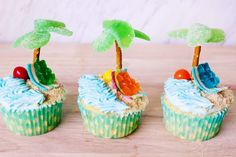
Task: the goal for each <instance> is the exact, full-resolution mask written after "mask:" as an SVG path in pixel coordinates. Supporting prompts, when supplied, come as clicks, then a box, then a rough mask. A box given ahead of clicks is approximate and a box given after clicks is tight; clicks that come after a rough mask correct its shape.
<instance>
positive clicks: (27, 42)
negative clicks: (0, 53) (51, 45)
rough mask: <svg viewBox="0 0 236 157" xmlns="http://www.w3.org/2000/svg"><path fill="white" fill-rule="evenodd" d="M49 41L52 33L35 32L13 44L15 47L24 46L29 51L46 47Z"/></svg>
mask: <svg viewBox="0 0 236 157" xmlns="http://www.w3.org/2000/svg"><path fill="white" fill-rule="evenodd" d="M49 40H50V33H48V32H37V31H36V32H35V31H33V32H29V33H27V34H25V35H23V36H21V37H20V38H18V39H17V40H16V41H15V42H14V43H13V47H17V46H22V47H24V48H28V49H36V48H40V47H42V46H44V45H46V44H47V43H48V42H49Z"/></svg>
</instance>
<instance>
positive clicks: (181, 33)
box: [169, 29, 188, 39]
mask: <svg viewBox="0 0 236 157" xmlns="http://www.w3.org/2000/svg"><path fill="white" fill-rule="evenodd" d="M187 35H188V29H178V30H175V31H172V32H170V33H169V36H170V37H172V38H177V39H186V38H187Z"/></svg>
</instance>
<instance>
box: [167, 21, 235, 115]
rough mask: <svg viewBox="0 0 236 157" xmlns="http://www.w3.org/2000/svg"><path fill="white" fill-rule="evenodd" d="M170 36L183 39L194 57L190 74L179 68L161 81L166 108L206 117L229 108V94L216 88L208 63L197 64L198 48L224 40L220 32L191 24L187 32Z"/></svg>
mask: <svg viewBox="0 0 236 157" xmlns="http://www.w3.org/2000/svg"><path fill="white" fill-rule="evenodd" d="M170 36H171V37H174V38H180V39H184V40H186V41H187V44H188V45H189V46H191V47H194V57H193V62H192V70H191V74H190V73H189V72H188V71H187V70H185V69H180V70H177V71H176V72H175V74H174V77H173V78H172V77H171V78H169V79H168V80H167V81H166V82H165V86H164V96H163V100H164V101H165V102H166V103H167V105H169V106H170V107H173V109H175V110H177V111H180V112H185V113H190V114H194V115H208V114H211V113H215V112H217V111H220V110H222V109H224V108H225V107H228V106H230V105H231V104H232V103H233V92H232V91H231V90H230V89H228V88H227V87H221V86H219V83H220V79H219V77H218V76H216V74H215V73H214V72H213V71H212V70H211V68H210V66H209V64H208V63H203V64H199V57H200V52H201V45H202V44H207V43H212V42H221V41H224V31H223V30H221V29H218V28H209V27H207V26H204V25H202V24H194V25H192V26H191V27H190V28H189V29H179V30H176V31H173V32H171V33H170Z"/></svg>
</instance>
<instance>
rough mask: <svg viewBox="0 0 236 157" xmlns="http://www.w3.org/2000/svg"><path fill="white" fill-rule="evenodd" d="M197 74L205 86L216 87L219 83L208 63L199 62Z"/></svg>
mask: <svg viewBox="0 0 236 157" xmlns="http://www.w3.org/2000/svg"><path fill="white" fill-rule="evenodd" d="M197 70H198V74H199V77H200V80H201V82H202V83H203V84H204V85H205V86H206V87H207V88H216V87H217V85H218V84H219V83H220V79H219V78H218V77H217V76H216V75H215V73H214V72H213V71H212V70H211V68H210V66H209V64H208V63H204V64H199V65H198V67H197Z"/></svg>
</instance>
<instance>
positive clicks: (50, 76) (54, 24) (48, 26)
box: [13, 19, 73, 90]
mask: <svg viewBox="0 0 236 157" xmlns="http://www.w3.org/2000/svg"><path fill="white" fill-rule="evenodd" d="M51 32H55V33H58V34H61V35H65V36H71V35H72V34H73V33H72V32H71V31H70V30H68V29H66V26H65V24H64V23H62V22H59V21H52V20H44V19H38V20H35V21H34V30H33V31H31V32H29V33H27V34H25V35H23V36H21V37H20V38H18V39H17V40H16V41H15V42H14V44H13V47H18V46H22V47H24V48H28V49H34V55H33V64H28V65H27V71H28V75H29V78H30V80H31V82H32V83H33V84H35V85H36V86H37V87H39V88H40V89H42V90H47V89H48V88H49V86H50V85H53V84H54V83H55V81H56V78H55V74H54V73H53V72H52V70H51V69H50V68H49V67H48V66H47V64H46V62H45V60H40V59H39V56H40V48H41V47H43V46H44V45H46V44H47V43H48V42H49V40H50V37H51V34H50V33H51ZM36 77H37V78H36Z"/></svg>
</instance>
